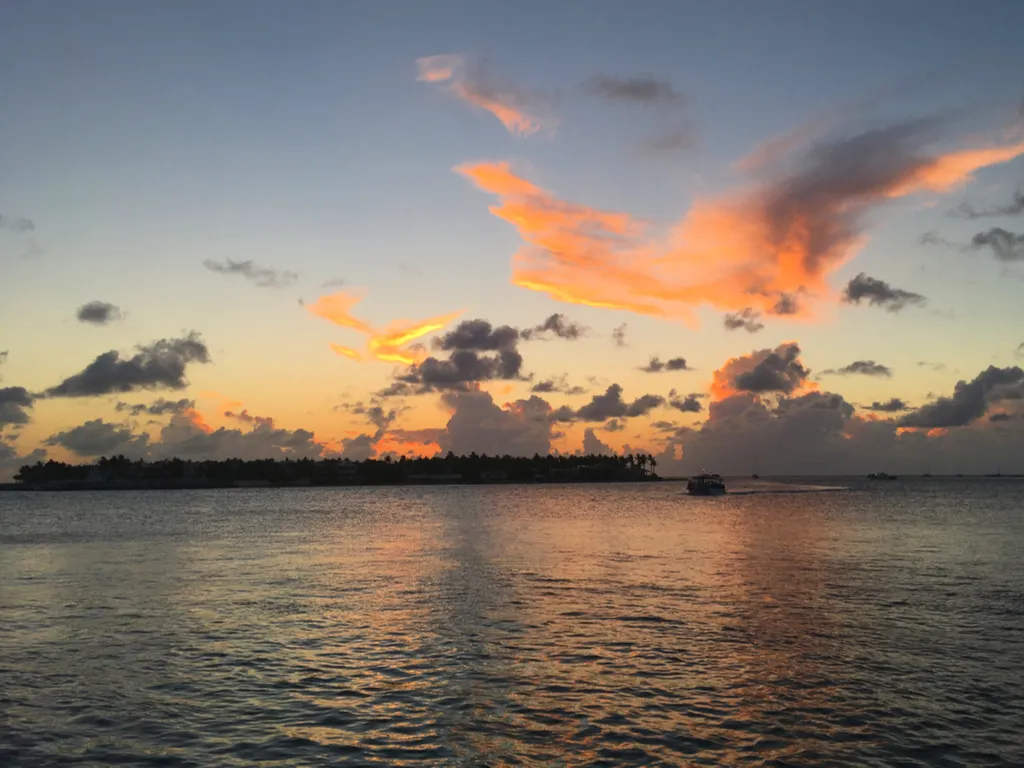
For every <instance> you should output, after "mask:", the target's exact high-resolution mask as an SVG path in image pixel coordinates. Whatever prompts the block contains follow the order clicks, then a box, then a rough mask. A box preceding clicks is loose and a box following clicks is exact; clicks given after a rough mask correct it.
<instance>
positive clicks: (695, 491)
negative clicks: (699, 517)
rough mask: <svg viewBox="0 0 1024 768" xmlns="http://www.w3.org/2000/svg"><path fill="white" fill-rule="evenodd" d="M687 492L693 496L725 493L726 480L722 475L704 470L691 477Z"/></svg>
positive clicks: (687, 484)
mask: <svg viewBox="0 0 1024 768" xmlns="http://www.w3.org/2000/svg"><path fill="white" fill-rule="evenodd" d="M686 492H687V493H689V494H690V495H691V496H721V495H722V494H723V493H725V482H724V481H723V480H722V476H721V475H712V474H709V473H707V472H704V473H703V474H700V475H694V476H693V477H691V478H690V479H689V481H688V482H687V483H686Z"/></svg>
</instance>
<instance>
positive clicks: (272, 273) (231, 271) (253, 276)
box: [203, 259, 299, 288]
mask: <svg viewBox="0 0 1024 768" xmlns="http://www.w3.org/2000/svg"><path fill="white" fill-rule="evenodd" d="M203 266H204V267H206V268H207V269H208V270H210V271H211V272H218V273H220V274H222V275H241V276H242V277H244V278H245V279H246V280H249V281H251V282H253V283H255V284H256V285H258V286H259V287H261V288H285V287H287V286H289V285H291V284H293V283H294V282H295V281H296V280H298V279H299V276H298V274H297V273H295V272H290V271H287V270H285V271H280V270H277V269H274V268H272V267H260V266H258V265H257V264H255V263H254V262H252V261H250V260H248V259H246V260H245V261H235V260H234V259H225V260H224V261H214V260H213V259H207V260H206V261H204V262H203Z"/></svg>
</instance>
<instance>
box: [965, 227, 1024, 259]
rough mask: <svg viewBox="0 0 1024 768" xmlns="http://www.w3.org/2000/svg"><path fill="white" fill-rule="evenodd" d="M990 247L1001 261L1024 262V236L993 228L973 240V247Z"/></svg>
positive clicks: (977, 235)
mask: <svg viewBox="0 0 1024 768" xmlns="http://www.w3.org/2000/svg"><path fill="white" fill-rule="evenodd" d="M985 246H988V247H989V248H991V249H992V253H994V254H995V257H996V258H997V259H999V261H1022V260H1024V234H1022V235H1018V234H1017V233H1015V232H1008V231H1007V230H1005V229H1003V228H1002V227H992V228H991V229H988V230H986V231H984V232H979V233H978V234H976V235H975V236H974V237H972V238H971V247H973V248H983V247H985Z"/></svg>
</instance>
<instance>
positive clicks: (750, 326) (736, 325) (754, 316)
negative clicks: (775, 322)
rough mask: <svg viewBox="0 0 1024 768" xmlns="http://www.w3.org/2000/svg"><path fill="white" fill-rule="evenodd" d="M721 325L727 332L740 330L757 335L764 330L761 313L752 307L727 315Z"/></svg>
mask: <svg viewBox="0 0 1024 768" xmlns="http://www.w3.org/2000/svg"><path fill="white" fill-rule="evenodd" d="M789 314H792V313H789ZM722 325H724V326H725V329H726V330H727V331H738V330H739V329H740V328H742V329H743V330H744V331H746V332H747V333H757V332H758V331H760V330H762V329H763V328H764V323H762V322H761V313H760V312H758V311H756V310H755V309H754V308H753V307H746V308H745V309H743V310H741V311H740V312H731V313H729V314H727V315H726V316H725V317H724V318H722Z"/></svg>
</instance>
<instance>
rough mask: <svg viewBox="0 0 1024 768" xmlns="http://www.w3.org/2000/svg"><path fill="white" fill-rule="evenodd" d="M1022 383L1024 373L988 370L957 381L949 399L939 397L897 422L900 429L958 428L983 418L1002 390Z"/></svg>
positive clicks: (1010, 370) (1022, 371)
mask: <svg viewBox="0 0 1024 768" xmlns="http://www.w3.org/2000/svg"><path fill="white" fill-rule="evenodd" d="M1022 383H1024V370H1021V369H1020V368H1018V367H1016V366H1014V367H1010V368H996V367H995V366H989V367H988V368H986V369H985V370H984V371H982V372H981V373H979V374H978V375H977V376H975V377H974V378H973V379H972V380H971V381H964V380H960V381H958V382H957V383H956V386H955V387H954V388H953V394H952V395H951V396H950V397H940V398H938V399H937V400H935V401H934V402H931V403H928V404H926V405H923V406H921V407H920V408H918V409H917V410H916V411H912V412H911V413H908V414H907V415H906V416H904V417H903V418H901V419H900V420H899V424H900V426H902V427H917V428H921V429H933V428H937V427H943V428H948V427H962V426H965V425H967V424H970V423H971V422H973V421H976V420H977V419H980V418H981V417H982V416H984V415H985V412H986V411H987V410H988V406H989V403H990V402H992V401H995V400H997V399H999V395H1000V391H1001V390H1002V389H1004V388H1009V387H1013V386H1020V385H1021V384H1022Z"/></svg>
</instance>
